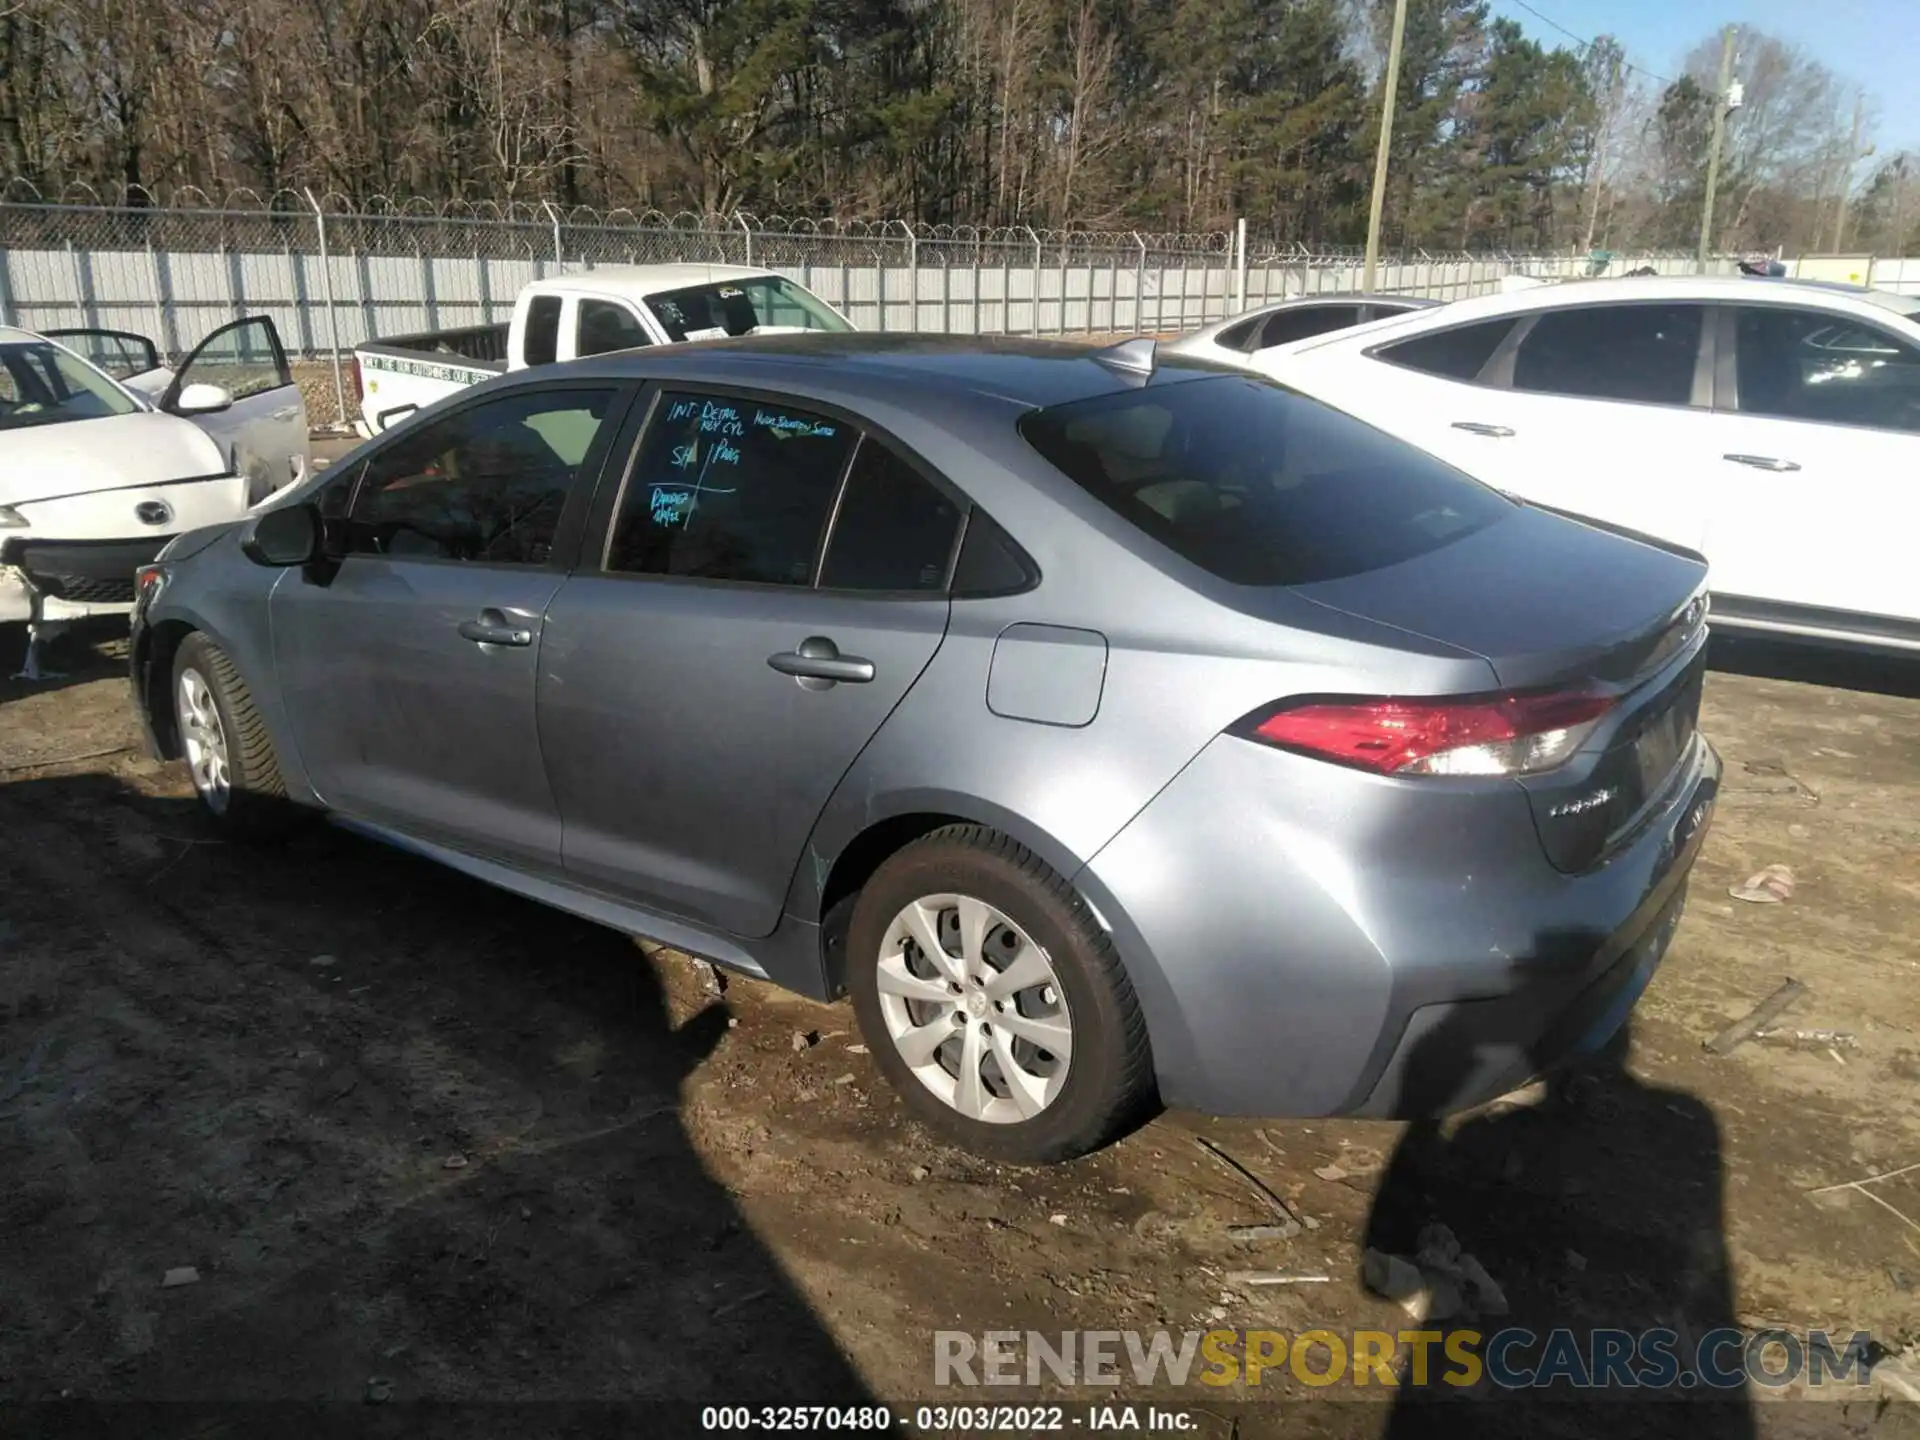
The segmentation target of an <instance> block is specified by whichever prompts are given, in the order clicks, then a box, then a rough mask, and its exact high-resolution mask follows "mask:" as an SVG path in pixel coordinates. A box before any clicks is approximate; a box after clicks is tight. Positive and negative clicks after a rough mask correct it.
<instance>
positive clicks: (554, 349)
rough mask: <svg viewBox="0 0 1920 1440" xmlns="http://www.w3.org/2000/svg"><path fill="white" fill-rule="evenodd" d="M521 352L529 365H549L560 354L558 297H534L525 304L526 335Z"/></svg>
mask: <svg viewBox="0 0 1920 1440" xmlns="http://www.w3.org/2000/svg"><path fill="white" fill-rule="evenodd" d="M520 348H521V352H522V353H523V354H524V355H525V356H526V360H527V364H529V365H551V364H552V363H553V362H554V359H555V357H556V356H558V355H559V353H560V297H559V296H558V295H536V296H534V297H533V299H532V300H530V301H529V302H527V333H526V337H525V339H524V340H523V341H522V343H521V347H520Z"/></svg>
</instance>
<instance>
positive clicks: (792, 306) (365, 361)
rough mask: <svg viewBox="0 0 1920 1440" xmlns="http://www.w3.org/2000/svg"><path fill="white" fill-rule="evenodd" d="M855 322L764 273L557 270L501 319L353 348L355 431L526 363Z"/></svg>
mask: <svg viewBox="0 0 1920 1440" xmlns="http://www.w3.org/2000/svg"><path fill="white" fill-rule="evenodd" d="M853 328H854V327H853V326H852V325H850V324H849V323H848V322H847V319H846V317H845V316H843V315H841V314H840V312H839V311H837V310H835V309H834V308H833V307H832V306H831V305H829V304H827V302H826V301H824V300H822V299H821V298H820V297H819V296H817V295H815V294H813V293H812V292H811V291H809V290H808V289H806V288H805V287H804V286H801V285H796V284H795V283H794V282H793V281H791V280H789V279H787V278H785V277H784V276H781V275H776V274H775V273H774V272H773V271H771V270H755V269H749V268H746V267H743V266H739V265H621V266H608V267H605V268H603V269H599V270H587V271H582V272H581V273H579V274H576V275H556V276H553V277H551V278H550V279H546V280H536V281H534V282H533V284H531V285H529V286H527V287H526V289H524V290H522V291H521V292H520V294H519V297H518V298H517V299H516V300H515V301H514V305H513V319H512V320H510V321H508V322H507V323H505V324H501V325H476V326H473V327H470V328H468V329H464V330H435V331H432V332H430V333H428V334H425V335H403V336H400V337H398V338H396V339H393V340H371V341H368V342H367V343H366V344H364V345H362V346H360V347H359V348H358V349H357V350H355V351H354V352H353V368H354V389H355V391H356V393H357V394H358V395H359V397H360V415H361V418H360V420H359V422H358V425H357V427H356V428H358V430H359V431H360V433H361V434H362V435H364V436H371V435H375V434H378V433H379V432H380V431H382V430H384V429H386V428H387V427H388V426H389V425H391V424H394V423H395V422H397V421H399V420H402V419H404V418H405V417H406V416H408V415H411V414H412V413H413V412H414V411H416V410H420V409H423V408H425V407H426V406H428V405H431V404H432V403H433V402H434V401H436V400H441V399H444V398H445V397H447V396H448V395H451V394H453V393H454V392H455V391H457V390H460V389H463V388H464V387H466V386H468V385H477V384H479V383H480V382H481V381H482V380H486V379H489V378H491V377H492V376H495V375H499V374H502V373H504V372H505V371H508V370H523V369H525V368H527V367H528V366H531V365H551V364H553V363H554V362H555V361H559V360H574V359H578V358H579V357H580V356H582V355H601V354H604V353H606V352H607V351H609V350H632V349H637V348H638V347H640V346H643V345H677V344H680V343H682V342H683V341H689V340H718V339H721V338H723V337H725V336H730V335H772V334H784V333H791V332H794V331H800V330H851V329H853Z"/></svg>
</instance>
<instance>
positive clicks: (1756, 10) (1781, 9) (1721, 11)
mask: <svg viewBox="0 0 1920 1440" xmlns="http://www.w3.org/2000/svg"><path fill="white" fill-rule="evenodd" d="M1527 4H1528V5H1531V6H1532V7H1533V9H1534V10H1536V11H1538V12H1539V14H1540V15H1544V16H1546V17H1547V19H1548V20H1550V21H1554V22H1557V23H1558V24H1560V25H1564V26H1565V27H1566V28H1567V29H1568V30H1571V31H1572V32H1573V33H1574V34H1576V35H1578V36H1580V37H1581V38H1583V39H1591V38H1592V37H1593V36H1594V35H1596V34H1598V33H1600V32H1601V31H1607V32H1609V33H1611V34H1614V35H1617V36H1618V37H1619V38H1620V43H1621V44H1622V45H1624V46H1625V47H1626V50H1627V59H1628V60H1630V61H1631V62H1632V63H1634V64H1635V65H1638V66H1641V67H1644V68H1645V69H1647V70H1649V71H1652V72H1653V73H1654V74H1657V75H1667V76H1671V75H1675V74H1678V73H1679V72H1678V69H1677V67H1678V66H1679V64H1680V62H1681V60H1682V59H1684V58H1685V56H1686V54H1687V52H1688V51H1689V50H1691V49H1692V48H1693V47H1694V46H1695V45H1696V44H1698V43H1699V42H1700V41H1701V40H1702V39H1703V38H1705V37H1706V36H1707V35H1709V34H1714V33H1717V32H1718V31H1719V29H1720V27H1721V26H1723V25H1726V24H1729V23H1731V24H1735V25H1742V26H1746V25H1751V26H1753V27H1755V28H1756V29H1760V30H1765V31H1766V32H1767V33H1769V34H1771V35H1777V36H1779V37H1780V38H1781V39H1783V40H1790V41H1793V42H1794V43H1796V44H1798V45H1799V46H1801V47H1802V48H1803V49H1804V50H1806V51H1807V53H1808V54H1810V55H1812V56H1813V57H1814V58H1815V59H1817V60H1819V61H1821V62H1822V63H1823V64H1825V65H1826V66H1827V68H1828V69H1830V70H1832V71H1834V72H1835V73H1836V74H1838V75H1840V76H1841V77H1842V78H1844V79H1847V80H1851V81H1853V82H1854V83H1856V84H1858V85H1860V86H1861V87H1862V88H1863V89H1865V90H1866V92H1867V94H1868V96H1869V97H1870V99H1871V100H1872V101H1873V102H1874V103H1876V104H1877V105H1878V107H1879V123H1878V125H1877V127H1876V128H1875V131H1874V135H1873V139H1874V141H1875V143H1877V144H1878V146H1879V149H1880V153H1881V154H1882V155H1890V154H1892V153H1894V152H1896V151H1898V150H1902V149H1907V150H1916V151H1920V0H1730V3H1729V0H1527ZM1492 5H1493V9H1494V11H1495V12H1496V13H1498V14H1501V15H1506V16H1509V17H1511V18H1512V19H1514V20H1517V21H1518V22H1519V23H1520V25H1521V27H1522V28H1523V29H1524V30H1525V31H1526V32H1527V34H1528V35H1529V36H1531V37H1533V38H1534V39H1536V40H1539V41H1541V42H1542V43H1543V44H1551V43H1556V42H1557V43H1560V44H1563V45H1571V43H1572V42H1571V41H1569V40H1568V39H1567V37H1566V36H1565V35H1564V34H1563V33H1561V32H1560V31H1558V30H1556V29H1554V27H1553V25H1551V24H1548V23H1545V22H1543V21H1542V20H1540V19H1538V18H1536V16H1534V15H1531V14H1529V13H1528V12H1527V11H1526V10H1525V9H1524V8H1522V7H1521V6H1520V5H1518V4H1516V3H1514V0H1492ZM1868 168H1870V167H1867V166H1863V167H1862V171H1863V172H1864V171H1866V170H1867V169H1868Z"/></svg>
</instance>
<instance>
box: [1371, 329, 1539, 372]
mask: <svg viewBox="0 0 1920 1440" xmlns="http://www.w3.org/2000/svg"><path fill="white" fill-rule="evenodd" d="M1512 328H1513V321H1511V320H1488V321H1485V322H1483V323H1482V324H1479V325H1462V326H1459V327H1458V328H1457V329H1453V330H1436V331H1434V332H1433V333H1432V334H1430V335H1416V336H1415V337H1414V338H1413V339H1411V340H1402V341H1401V342H1400V343H1399V344H1398V345H1389V346H1387V347H1386V348H1385V349H1384V350H1381V351H1380V352H1379V355H1380V358H1381V359H1382V360H1387V361H1391V362H1392V363H1393V364H1395V365H1405V366H1406V367H1407V368H1408V369H1410V370H1418V371H1420V372H1421V373H1423V374H1426V375H1443V376H1445V377H1447V378H1448V379H1450V380H1471V379H1473V378H1474V377H1475V376H1477V375H1478V374H1479V373H1480V371H1481V369H1482V368H1483V367H1484V366H1485V365H1486V363H1487V361H1489V360H1491V359H1492V358H1493V352H1494V351H1495V350H1498V349H1499V348H1500V342H1501V341H1502V340H1504V339H1506V338H1507V332H1508V331H1509V330H1511V329H1512Z"/></svg>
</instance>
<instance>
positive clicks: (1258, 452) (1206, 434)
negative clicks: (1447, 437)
mask: <svg viewBox="0 0 1920 1440" xmlns="http://www.w3.org/2000/svg"><path fill="white" fill-rule="evenodd" d="M1020 432H1021V434H1022V435H1023V436H1025V437H1026V440H1027V443H1029V444H1030V445H1032V446H1033V448H1034V449H1036V450H1038V451H1039V452H1040V453H1041V454H1042V455H1044V456H1045V457H1046V458H1047V459H1048V460H1049V461H1050V462H1051V463H1052V464H1054V465H1055V466H1057V467H1058V468H1059V469H1060V470H1061V471H1063V472H1064V473H1065V474H1066V475H1067V476H1068V477H1069V478H1070V479H1071V480H1073V481H1074V483H1075V484H1077V485H1079V486H1080V487H1081V488H1083V489H1084V490H1086V491H1087V492H1088V493H1089V494H1091V495H1093V496H1094V497H1095V498H1096V499H1098V500H1099V501H1100V502H1101V503H1102V504H1104V505H1106V506H1107V507H1109V508H1110V509H1112V510H1113V511H1115V512H1116V513H1117V514H1119V515H1121V516H1122V517H1124V518H1125V519H1126V520H1128V521H1130V522H1131V523H1132V524H1133V525H1134V526H1136V527H1137V528H1139V529H1140V530H1142V531H1144V532H1146V533H1147V534H1148V535H1150V536H1152V537H1153V538H1154V539H1156V540H1158V541H1159V542H1160V543H1161V544H1163V545H1165V546H1166V547H1167V548H1168V549H1170V550H1172V551H1173V552H1174V553H1175V554H1177V555H1179V556H1181V557H1182V558H1183V559H1186V560H1189V561H1191V562H1192V563H1193V564H1195V565H1198V566H1200V567H1201V568H1202V569H1204V570H1207V571H1209V572H1211V573H1212V574H1214V575H1217V576H1219V577H1220V578H1221V579H1223V580H1227V581H1231V582H1232V583H1234V584H1236V585H1308V584H1312V583H1314V582H1316V581H1321V580H1338V579H1341V578H1343V577H1345V576H1348V575H1359V574H1363V573H1365V572H1367V571H1369V570H1379V569H1384V568H1385V567H1386V566H1389V565H1396V564H1399V563H1400V562H1401V561H1404V560H1412V559H1414V558H1416V557H1417V556H1420V555H1424V554H1426V553H1428V552H1429V551H1432V550H1437V549H1439V548H1440V547H1441V546H1442V545H1446V544H1448V543H1450V542H1452V541H1454V540H1458V539H1460V538H1462V537H1463V536H1467V535H1471V534H1473V533H1474V532H1475V531H1477V530H1483V529H1485V528H1486V527H1487V526H1489V525H1491V524H1493V523H1494V521H1496V520H1498V519H1500V518H1501V517H1502V516H1503V515H1505V514H1506V513H1507V511H1508V510H1509V509H1510V508H1511V507H1510V502H1509V501H1507V500H1505V499H1503V498H1502V497H1501V496H1500V495H1499V494H1497V493H1496V492H1495V491H1493V490H1490V489H1488V488H1487V487H1486V486H1484V485H1481V484H1479V483H1478V482H1476V481H1474V480H1470V479H1468V478H1467V477H1466V476H1465V475H1462V474H1460V473H1459V472H1458V471H1457V470H1453V469H1450V468H1449V467H1447V466H1446V465H1443V464H1441V463H1440V462H1439V461H1438V460H1435V459H1433V458H1432V457H1431V456H1428V455H1426V454H1424V453H1423V452H1421V451H1419V450H1415V449H1414V448H1413V447H1412V446H1410V445H1406V444H1403V443H1402V442H1400V441H1398V440H1395V439H1393V438H1391V437H1390V436H1387V435H1384V434H1382V433H1381V432H1380V431H1378V430H1375V429H1373V428H1372V427H1370V426H1367V425H1363V424H1361V423H1360V422H1359V421H1358V420H1355V419H1353V418H1352V417H1351V416H1348V415H1343V414H1341V413H1340V412H1339V411H1337V410H1332V409H1329V408H1328V407H1327V406H1324V405H1322V404H1320V403H1319V402H1318V401H1315V400H1309V399H1308V398H1307V397H1305V396H1304V395H1297V394H1295V393H1294V392H1292V391H1290V390H1284V389H1281V388H1280V387H1279V386H1277V385H1272V384H1269V383H1267V382H1265V381H1262V380H1258V379H1254V378H1252V377H1247V378H1241V377H1238V376H1232V377H1228V376H1222V377H1219V378H1209V379H1205V380H1193V381H1188V382H1185V383H1181V384H1172V385H1154V386H1149V387H1147V388H1145V389H1142V390H1131V391H1126V392H1123V393H1121V394H1118V395H1106V396H1101V397H1100V398H1099V399H1097V400H1079V401H1075V402H1074V403H1072V404H1069V405H1058V406H1054V407H1052V408H1050V409H1045V410H1036V411H1033V412H1032V413H1030V414H1028V415H1027V416H1025V417H1024V418H1023V419H1022V420H1021V422H1020Z"/></svg>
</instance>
